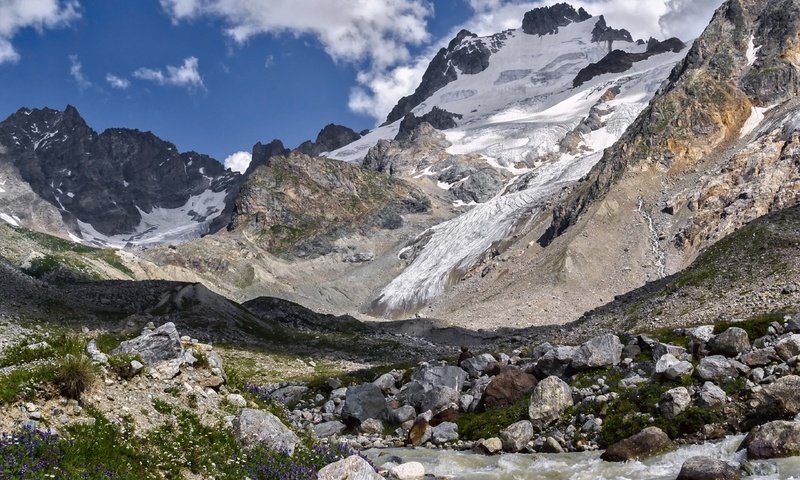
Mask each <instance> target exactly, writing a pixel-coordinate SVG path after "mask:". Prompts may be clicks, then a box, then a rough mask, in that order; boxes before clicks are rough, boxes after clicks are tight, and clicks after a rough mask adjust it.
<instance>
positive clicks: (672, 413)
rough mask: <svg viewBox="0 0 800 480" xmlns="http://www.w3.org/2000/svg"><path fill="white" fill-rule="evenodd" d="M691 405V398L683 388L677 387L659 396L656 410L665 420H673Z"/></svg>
mask: <svg viewBox="0 0 800 480" xmlns="http://www.w3.org/2000/svg"><path fill="white" fill-rule="evenodd" d="M691 404H692V396H691V395H690V394H689V390H687V389H686V388H685V387H677V388H672V389H670V390H667V391H666V392H664V393H663V394H661V399H660V400H659V402H658V409H659V410H660V411H661V414H662V415H664V417H665V418H675V417H677V416H678V415H680V414H681V413H682V412H683V411H684V410H686V408H688V407H689V405H691Z"/></svg>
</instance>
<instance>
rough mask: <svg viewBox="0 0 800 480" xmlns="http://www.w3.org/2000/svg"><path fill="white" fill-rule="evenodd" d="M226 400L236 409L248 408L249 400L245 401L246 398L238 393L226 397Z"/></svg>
mask: <svg viewBox="0 0 800 480" xmlns="http://www.w3.org/2000/svg"><path fill="white" fill-rule="evenodd" d="M225 400H226V401H227V402H228V403H230V404H231V405H233V406H234V407H239V408H244V407H246V406H247V400H245V399H244V397H243V396H241V395H239V394H238V393H231V394H229V395H228V396H227V397H225Z"/></svg>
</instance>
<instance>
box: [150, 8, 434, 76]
mask: <svg viewBox="0 0 800 480" xmlns="http://www.w3.org/2000/svg"><path fill="white" fill-rule="evenodd" d="M160 1H161V5H162V7H163V8H164V10H166V11H167V13H168V14H169V15H170V16H171V17H172V19H173V22H180V21H181V20H186V19H193V18H198V17H203V16H205V17H215V18H220V19H222V20H223V22H224V23H225V25H226V29H225V33H226V34H227V35H228V36H229V37H230V38H232V39H233V40H234V41H236V42H237V43H240V44H241V43H244V42H246V41H247V40H248V39H250V38H251V37H253V36H255V35H260V34H273V35H280V34H286V33H288V34H292V35H306V34H307V35H312V36H314V37H316V38H317V39H318V40H319V41H320V43H321V44H322V46H323V48H324V49H325V51H326V52H327V53H328V54H329V55H330V56H331V57H332V58H333V59H334V60H337V61H345V62H361V61H366V62H367V63H368V64H369V65H370V68H377V69H384V68H388V67H390V66H391V65H394V64H396V63H398V62H404V61H408V60H409V59H410V57H411V55H410V53H409V50H408V47H409V46H411V45H420V44H423V43H424V42H426V41H428V40H429V39H430V35H429V33H428V31H427V18H428V17H429V16H430V15H432V14H433V7H432V6H431V3H430V0H160Z"/></svg>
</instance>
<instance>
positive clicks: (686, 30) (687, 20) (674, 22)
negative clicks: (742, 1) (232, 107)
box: [658, 0, 722, 39]
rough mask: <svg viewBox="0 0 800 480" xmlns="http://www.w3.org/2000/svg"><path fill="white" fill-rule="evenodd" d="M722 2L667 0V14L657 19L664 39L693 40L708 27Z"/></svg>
mask: <svg viewBox="0 0 800 480" xmlns="http://www.w3.org/2000/svg"><path fill="white" fill-rule="evenodd" d="M720 5H722V0H668V1H667V12H666V13H665V14H664V15H663V16H661V18H659V19H658V25H659V26H660V27H661V32H662V33H663V34H664V36H666V37H678V38H683V39H687V38H694V37H697V35H698V34H699V33H700V32H701V31H702V30H703V28H704V27H705V26H706V25H708V21H709V20H710V19H711V16H712V15H713V14H714V11H716V9H718V8H719V7H720Z"/></svg>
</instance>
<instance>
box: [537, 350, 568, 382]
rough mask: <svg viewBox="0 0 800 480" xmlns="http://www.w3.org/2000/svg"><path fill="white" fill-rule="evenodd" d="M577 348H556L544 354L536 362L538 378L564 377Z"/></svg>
mask: <svg viewBox="0 0 800 480" xmlns="http://www.w3.org/2000/svg"><path fill="white" fill-rule="evenodd" d="M577 350H578V347H556V348H553V349H551V350H548V351H547V352H545V353H544V354H543V355H542V357H541V358H540V359H539V361H538V362H536V373H537V376H538V377H540V378H541V377H550V376H554V377H564V376H565V375H566V372H567V369H568V368H569V366H570V364H571V363H572V358H573V357H574V355H575V352H576V351H577Z"/></svg>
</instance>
